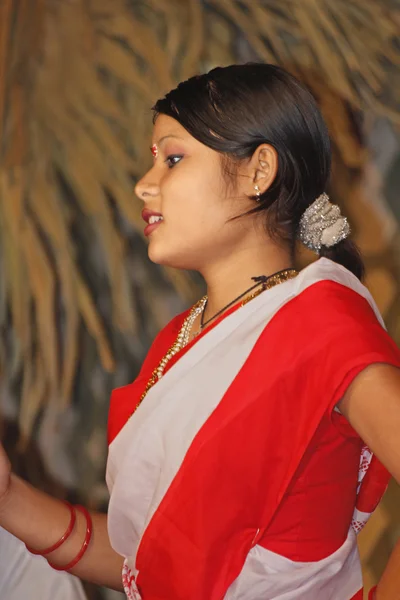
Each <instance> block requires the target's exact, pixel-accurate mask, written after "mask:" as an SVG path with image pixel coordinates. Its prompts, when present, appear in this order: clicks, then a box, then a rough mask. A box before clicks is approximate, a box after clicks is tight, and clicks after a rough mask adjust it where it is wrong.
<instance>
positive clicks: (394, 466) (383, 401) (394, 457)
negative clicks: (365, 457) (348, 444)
mask: <svg viewBox="0 0 400 600" xmlns="http://www.w3.org/2000/svg"><path fill="white" fill-rule="evenodd" d="M339 409H340V411H341V412H342V414H343V415H344V416H345V417H346V418H347V420H348V421H349V422H350V424H351V425H352V426H353V427H354V429H355V430H356V431H357V432H358V434H359V435H360V437H361V438H362V439H363V440H364V441H365V443H366V444H368V446H369V447H370V448H371V449H372V450H373V452H374V453H375V454H376V455H377V456H378V458H379V459H380V460H381V462H382V463H383V464H384V465H385V466H386V468H387V469H388V470H389V471H390V472H391V474H392V475H393V477H394V478H395V479H396V480H397V481H398V482H399V483H400V369H399V368H397V367H395V366H391V365H388V364H383V363H375V364H371V365H370V366H368V367H367V368H366V369H364V370H363V371H361V373H359V374H358V375H357V377H356V378H355V379H354V380H353V382H352V383H351V385H350V386H349V387H348V389H347V390H346V393H345V394H344V396H343V398H342V400H341V401H340V402H339Z"/></svg>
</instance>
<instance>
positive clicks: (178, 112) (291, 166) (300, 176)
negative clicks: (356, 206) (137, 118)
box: [153, 63, 364, 279]
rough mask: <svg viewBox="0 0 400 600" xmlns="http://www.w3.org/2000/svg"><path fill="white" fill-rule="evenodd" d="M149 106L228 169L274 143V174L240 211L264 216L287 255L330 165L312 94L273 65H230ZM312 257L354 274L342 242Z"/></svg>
mask: <svg viewBox="0 0 400 600" xmlns="http://www.w3.org/2000/svg"><path fill="white" fill-rule="evenodd" d="M153 111H154V121H155V120H156V119H157V117H158V115H159V114H165V115H168V116H170V117H173V118H174V119H175V120H177V121H178V122H179V123H180V124H181V125H182V126H183V127H184V128H185V129H186V130H187V131H188V132H189V133H190V134H191V135H192V136H193V137H194V138H196V139H197V140H198V141H200V142H201V143H202V144H205V145H206V146H208V147H209V148H212V149H213V150H216V151H217V152H220V153H221V155H222V156H223V158H224V160H225V159H228V160H229V161H230V163H231V164H234V165H236V166H237V164H238V163H239V162H240V160H242V159H245V158H249V157H251V156H252V154H253V153H254V152H255V150H256V149H257V147H258V146H259V145H260V144H264V143H267V144H270V145H271V146H273V147H274V148H275V150H276V152H277V154H278V163H279V164H278V172H277V175H276V178H275V180H274V182H273V184H272V185H271V186H270V188H269V189H268V190H266V192H265V193H264V194H262V196H261V198H260V202H259V203H257V205H256V206H255V208H254V209H253V210H251V211H250V213H246V214H251V213H255V212H260V213H261V212H265V213H267V214H268V218H267V219H266V221H267V222H266V225H267V227H268V231H269V233H270V234H271V235H273V236H275V237H277V238H279V239H283V240H286V241H288V242H289V243H290V246H291V249H292V253H294V250H295V246H296V239H297V234H298V229H299V222H300V218H301V216H302V215H303V213H304V211H305V210H306V208H308V206H310V204H312V203H313V202H314V200H316V198H317V197H318V196H320V195H321V194H322V193H323V192H324V191H325V189H326V186H327V184H328V181H329V176H330V169H331V148H330V140H329V134H328V130H327V127H326V124H325V122H324V120H323V117H322V115H321V113H320V111H319V109H318V106H317V103H316V101H315V99H314V97H313V96H312V94H311V93H310V92H309V91H308V90H307V89H306V88H305V87H303V86H302V85H301V84H300V82H299V81H298V80H297V79H296V78H295V77H293V76H292V75H290V74H289V73H288V72H287V71H285V70H284V69H282V68H281V67H277V66H275V65H269V64H257V63H256V64H254V63H251V64H245V65H232V66H229V67H218V68H216V69H213V70H212V71H210V72H209V73H206V74H203V75H198V76H196V77H191V78H190V79H188V80H187V81H184V82H182V83H180V84H179V85H178V87H177V88H175V89H173V90H172V91H170V92H169V93H168V94H167V95H166V96H165V97H164V98H162V99H160V100H158V101H157V102H156V104H155V106H154V107H153ZM254 199H256V197H254ZM319 254H320V256H325V257H326V258H330V259H331V260H333V261H335V262H338V263H340V264H342V265H343V266H345V267H346V268H347V269H349V270H350V271H352V272H353V273H354V274H355V275H356V276H357V277H358V278H359V279H361V278H362V276H363V272H364V267H363V263H362V260H361V257H360V254H359V252H358V250H357V248H356V246H355V245H354V243H353V242H351V241H350V240H344V241H342V242H340V243H339V244H337V245H336V246H334V247H332V248H326V247H323V248H322V250H321V251H320V253H319Z"/></svg>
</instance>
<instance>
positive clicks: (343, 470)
mask: <svg viewBox="0 0 400 600" xmlns="http://www.w3.org/2000/svg"><path fill="white" fill-rule="evenodd" d="M185 316H186V315H180V316H179V317H177V318H176V319H174V321H173V322H172V323H171V324H170V325H169V326H167V327H166V329H165V330H164V331H163V332H161V334H160V335H159V336H158V338H157V339H156V341H155V343H154V345H153V347H152V349H151V350H150V352H149V355H148V357H147V359H146V361H145V363H144V366H143V369H142V372H141V374H140V375H139V377H138V379H137V380H136V381H135V382H134V383H133V384H131V385H129V386H126V387H124V388H120V389H118V390H115V391H114V393H113V396H112V401H111V409H110V419H109V438H110V439H109V441H110V447H109V459H108V465H107V484H108V486H109V490H110V493H111V499H110V505H109V513H108V527H109V535H110V540H111V543H112V545H113V547H114V549H115V550H116V551H117V552H118V553H120V554H121V555H123V556H125V557H126V560H125V566H124V572H123V580H124V585H125V591H126V594H127V597H128V598H130V599H132V598H135V599H140V598H142V599H143V600H161V599H163V600H217V599H218V600H220V599H225V600H278V599H279V600H294V599H296V600H321V599H322V598H323V599H324V600H330V599H332V600H349V599H351V598H360V599H361V598H362V576H361V568H360V562H359V556H358V552H357V543H356V532H358V531H359V530H360V528H361V527H362V525H363V524H364V523H365V522H366V520H367V518H368V516H369V514H370V513H371V512H372V511H373V510H374V509H375V507H376V505H377V504H378V502H379V500H380V498H381V496H382V494H383V492H384V490H385V488H386V486H387V483H388V479H389V476H388V473H387V472H386V471H385V469H383V467H382V466H381V465H380V464H379V462H378V461H377V460H376V459H375V458H373V457H372V455H371V453H370V452H369V451H368V449H367V448H365V446H363V444H362V442H361V440H360V439H359V438H358V436H357V434H356V433H355V432H354V431H353V430H352V428H351V427H350V425H349V424H348V423H347V422H346V421H345V420H344V418H343V417H342V415H340V413H338V412H337V411H336V410H335V407H336V405H337V403H338V402H339V400H340V399H341V398H342V397H343V394H344V392H345V390H346V389H347V387H348V386H349V385H350V383H351V382H352V381H353V380H354V378H355V377H356V376H357V375H358V374H359V373H360V372H361V371H362V370H363V369H365V368H366V367H368V366H369V365H371V364H373V363H387V364H392V365H395V366H400V353H399V350H398V349H397V347H396V345H395V344H394V342H393V341H392V340H391V339H390V337H389V336H388V335H387V333H386V332H385V330H384V326H383V322H382V319H381V317H380V315H379V312H378V309H377V308H376V306H375V303H374V301H373V299H372V298H371V296H370V294H369V292H368V291H367V289H366V288H365V287H364V286H363V285H362V284H361V283H360V282H359V281H358V280H357V279H356V277H354V276H353V275H352V274H351V273H350V272H349V271H347V270H346V269H344V268H343V267H341V266H339V265H337V264H335V263H333V262H331V261H329V260H327V259H320V260H318V261H317V262H316V263H314V264H312V265H310V266H309V267H307V268H306V269H304V270H303V271H301V273H300V274H299V275H298V276H297V277H296V278H295V279H292V280H290V281H287V282H285V283H283V284H280V285H278V286H276V287H274V288H272V289H270V290H267V291H265V292H264V293H262V294H260V295H259V296H258V297H257V298H255V299H254V300H252V301H251V302H249V303H248V304H245V305H244V306H243V307H240V308H239V309H237V310H232V311H230V312H229V313H228V314H227V315H225V316H224V317H223V318H221V319H219V320H218V321H217V322H216V323H215V324H214V326H212V327H211V328H210V329H208V330H207V331H206V332H204V333H203V334H202V335H201V336H199V337H198V338H197V339H196V340H194V342H192V343H191V344H189V345H188V346H187V347H186V348H184V349H183V350H182V351H181V352H180V353H179V354H178V355H177V356H176V357H175V359H174V360H173V361H172V362H171V363H170V364H169V366H168V369H167V370H166V372H165V374H164V376H163V378H162V379H161V380H160V381H159V382H157V384H156V385H155V386H153V388H151V389H150V391H149V392H148V394H147V396H146V398H145V399H144V401H143V402H142V404H141V405H140V406H139V408H138V410H137V411H136V412H135V414H134V415H133V417H132V418H130V419H129V415H130V413H131V412H132V409H133V407H134V406H135V405H136V403H137V400H138V398H139V397H140V395H141V393H142V392H143V390H144V387H145V385H146V383H147V380H148V378H149V376H150V374H151V371H152V369H153V368H154V367H156V366H157V364H158V361H159V360H160V359H161V358H162V356H163V354H164V353H165V352H166V350H167V349H168V347H169V345H170V344H171V342H172V341H173V339H174V336H176V333H177V331H178V330H179V327H180V324H181V323H182V321H183V319H184V317H185ZM371 459H372V460H371ZM352 515H353V517H352ZM352 521H353V523H352Z"/></svg>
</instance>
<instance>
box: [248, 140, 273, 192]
mask: <svg viewBox="0 0 400 600" xmlns="http://www.w3.org/2000/svg"><path fill="white" fill-rule="evenodd" d="M278 165H279V161H278V153H277V151H276V150H275V148H274V147H273V146H270V145H269V144H261V145H260V146H258V148H257V150H256V151H255V152H254V153H253V156H252V157H251V159H250V162H249V164H248V169H249V171H248V174H249V175H250V181H251V186H252V187H251V189H250V190H249V196H254V186H255V185H257V186H258V189H259V190H260V193H261V194H263V193H264V192H265V191H266V190H267V189H268V188H269V187H270V186H271V185H272V183H273V181H274V179H275V177H276V174H277V172H278Z"/></svg>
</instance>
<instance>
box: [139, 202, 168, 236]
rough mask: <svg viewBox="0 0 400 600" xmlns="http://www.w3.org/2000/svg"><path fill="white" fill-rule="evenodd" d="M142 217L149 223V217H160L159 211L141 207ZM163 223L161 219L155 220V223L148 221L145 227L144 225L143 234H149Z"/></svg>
mask: <svg viewBox="0 0 400 600" xmlns="http://www.w3.org/2000/svg"><path fill="white" fill-rule="evenodd" d="M142 217H143V220H144V221H146V223H149V221H150V217H162V214H161V213H157V212H155V211H154V210H149V209H148V208H145V209H143V211H142ZM162 223H163V221H162V220H160V221H157V222H156V223H151V224H150V223H149V224H148V225H147V227H145V230H144V235H145V236H146V237H147V236H149V235H150V234H151V233H152V232H153V231H154V230H155V229H157V227H159V226H160V225H161V224H162Z"/></svg>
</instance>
